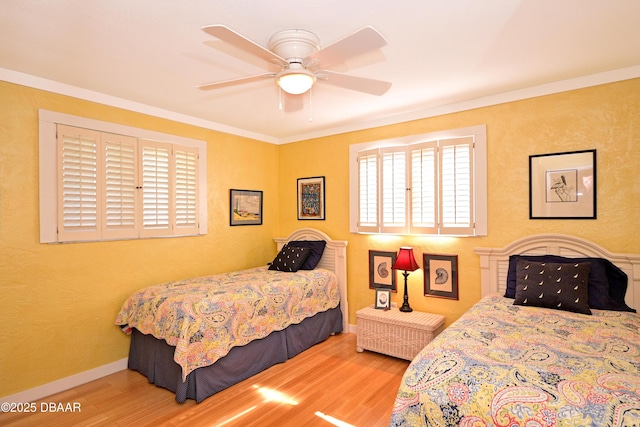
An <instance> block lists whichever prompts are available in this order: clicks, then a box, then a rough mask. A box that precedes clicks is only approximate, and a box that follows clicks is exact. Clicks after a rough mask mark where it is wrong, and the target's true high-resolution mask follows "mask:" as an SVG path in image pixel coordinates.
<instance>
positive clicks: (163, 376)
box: [128, 306, 342, 403]
mask: <svg viewBox="0 0 640 427" xmlns="http://www.w3.org/2000/svg"><path fill="white" fill-rule="evenodd" d="M339 332H342V312H341V311H340V307H339V306H338V307H336V308H333V309H330V310H328V311H325V312H322V313H318V314H316V315H315V316H313V317H309V318H307V319H305V320H303V321H302V322H301V323H299V324H296V325H291V326H289V327H288V328H286V329H284V330H282V331H276V332H272V333H271V334H269V335H268V336H266V337H265V338H263V339H259V340H255V341H252V342H250V343H249V344H247V345H244V346H241V347H234V348H232V349H231V351H230V352H229V354H227V355H226V356H225V357H223V358H221V359H220V360H218V361H217V362H216V363H214V364H213V365H210V366H205V367H202V368H198V369H196V370H195V371H193V372H191V373H190V374H189V375H188V376H187V379H186V381H184V382H183V381H182V370H181V369H180V366H179V365H178V364H177V363H176V362H175V361H174V360H173V353H174V350H175V347H173V346H170V345H169V344H167V342H166V341H164V340H159V339H157V338H155V337H154V336H152V335H145V334H142V333H141V332H139V331H138V330H136V329H133V332H132V333H131V346H130V349H129V363H128V367H129V369H132V370H134V371H138V372H140V373H141V374H143V375H144V376H146V377H147V379H148V380H149V382H150V383H152V384H155V385H157V386H159V387H163V388H166V389H168V390H171V391H172V392H174V393H175V394H176V400H177V401H178V402H184V401H186V400H187V399H193V400H195V401H196V402H198V403H199V402H201V401H203V400H204V399H206V398H207V397H209V396H211V395H213V394H215V393H217V392H219V391H221V390H224V389H225V388H227V387H230V386H232V385H234V384H236V383H238V382H240V381H242V380H245V379H247V378H249V377H251V376H253V375H255V374H257V373H258V372H262V371H263V370H265V369H267V368H268V367H270V366H273V365H275V364H277V363H282V362H285V361H286V360H287V359H290V358H292V357H294V356H296V355H297V354H299V353H301V352H302V351H304V350H306V349H308V348H309V347H311V346H313V345H315V344H317V343H319V342H322V341H324V340H325V339H327V338H328V337H329V336H330V335H332V334H334V333H339Z"/></svg>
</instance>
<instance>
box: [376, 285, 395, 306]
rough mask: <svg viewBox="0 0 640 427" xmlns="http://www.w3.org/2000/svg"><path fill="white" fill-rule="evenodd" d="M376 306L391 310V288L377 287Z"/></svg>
mask: <svg viewBox="0 0 640 427" xmlns="http://www.w3.org/2000/svg"><path fill="white" fill-rule="evenodd" d="M374 307H375V308H376V309H379V310H389V309H390V308H391V291H390V290H389V289H376V303H375V306H374Z"/></svg>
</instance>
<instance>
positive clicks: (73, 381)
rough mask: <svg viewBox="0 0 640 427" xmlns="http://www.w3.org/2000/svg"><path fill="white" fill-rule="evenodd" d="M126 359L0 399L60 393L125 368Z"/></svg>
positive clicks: (26, 399) (30, 399)
mask: <svg viewBox="0 0 640 427" xmlns="http://www.w3.org/2000/svg"><path fill="white" fill-rule="evenodd" d="M127 361H128V359H127V358H124V359H121V360H118V361H116V362H113V363H109V364H107V365H103V366H99V367H97V368H94V369H90V370H88V371H84V372H80V373H79V374H75V375H71V376H70V377H66V378H62V379H60V380H56V381H53V382H50V383H48V384H44V385H41V386H38V387H34V388H31V389H29V390H25V391H21V392H20V393H16V394H12V395H10V396H5V397H2V398H0V401H2V402H10V403H27V402H34V401H36V400H40V399H42V398H44V397H47V396H51V395H52V394H56V393H60V392H62V391H65V390H69V389H70V388H73V387H77V386H79V385H82V384H86V383H88V382H90V381H93V380H97V379H98V378H102V377H106V376H107V375H111V374H114V373H116V372H119V371H122V370H124V369H127Z"/></svg>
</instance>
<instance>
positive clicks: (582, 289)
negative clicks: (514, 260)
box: [513, 259, 591, 314]
mask: <svg viewBox="0 0 640 427" xmlns="http://www.w3.org/2000/svg"><path fill="white" fill-rule="evenodd" d="M590 268H591V264H590V263H588V262H584V263H573V264H561V263H555V262H533V261H526V260H522V259H519V260H518V264H517V267H516V278H517V279H516V298H515V301H514V302H513V303H514V304H515V305H531V306H536V307H546V308H553V309H557V310H565V311H572V312H574V313H583V314H591V310H590V309H589V292H588V289H589V288H588V285H589V269H590Z"/></svg>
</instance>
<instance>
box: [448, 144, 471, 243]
mask: <svg viewBox="0 0 640 427" xmlns="http://www.w3.org/2000/svg"><path fill="white" fill-rule="evenodd" d="M472 150H473V138H471V137H467V138H456V139H449V140H446V141H441V149H440V164H441V165H442V174H441V193H442V196H441V202H440V206H441V217H442V224H441V229H442V233H443V234H465V235H467V234H472V233H473V226H474V224H473V158H472V156H473V151H472Z"/></svg>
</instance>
